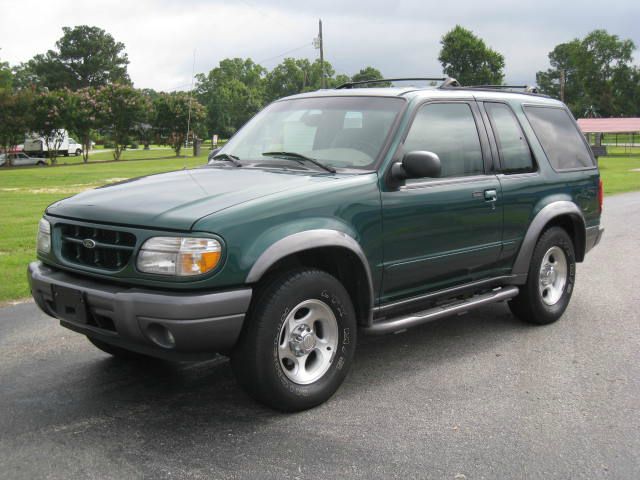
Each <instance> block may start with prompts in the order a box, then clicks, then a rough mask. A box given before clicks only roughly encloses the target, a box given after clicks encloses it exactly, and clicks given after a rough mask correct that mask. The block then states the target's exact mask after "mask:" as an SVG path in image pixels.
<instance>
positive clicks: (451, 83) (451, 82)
mask: <svg viewBox="0 0 640 480" xmlns="http://www.w3.org/2000/svg"><path fill="white" fill-rule="evenodd" d="M416 80H421V81H427V82H442V84H441V85H440V88H442V87H459V86H460V84H459V83H458V81H457V80H456V79H455V78H449V77H413V78H380V79H376V80H361V81H359V82H347V83H343V84H342V85H340V86H339V87H336V88H337V89H346V88H353V87H355V86H357V85H367V84H370V83H386V82H411V81H416Z"/></svg>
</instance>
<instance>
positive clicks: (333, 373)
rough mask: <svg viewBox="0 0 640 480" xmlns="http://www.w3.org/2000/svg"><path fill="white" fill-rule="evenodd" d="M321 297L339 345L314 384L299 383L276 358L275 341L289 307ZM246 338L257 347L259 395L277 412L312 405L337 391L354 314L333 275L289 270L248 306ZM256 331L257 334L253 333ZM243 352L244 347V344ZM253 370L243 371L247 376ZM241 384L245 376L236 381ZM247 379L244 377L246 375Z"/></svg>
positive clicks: (351, 345)
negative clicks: (333, 320)
mask: <svg viewBox="0 0 640 480" xmlns="http://www.w3.org/2000/svg"><path fill="white" fill-rule="evenodd" d="M312 299H316V300H320V301H322V302H324V303H325V304H326V305H328V306H329V308H331V310H332V311H333V313H334V315H335V317H336V321H337V323H338V332H339V333H338V347H337V349H336V352H335V355H334V358H333V360H332V363H331V366H330V367H329V369H328V370H327V372H326V373H325V374H324V375H323V376H322V377H321V378H320V379H318V380H316V381H315V382H313V383H311V384H308V385H300V384H297V383H295V382H293V381H292V380H290V379H289V378H288V377H287V376H286V375H285V373H284V371H283V367H282V366H281V365H280V360H279V358H278V344H279V338H280V331H281V328H282V325H283V323H284V322H285V321H286V318H287V316H288V315H289V313H290V312H291V310H292V309H293V308H295V307H296V306H297V305H298V304H300V303H302V302H304V301H305V300H312ZM252 312H253V313H252V318H251V319H250V321H251V322H254V323H255V325H253V326H255V327H257V328H255V329H252V328H250V329H248V331H247V332H245V333H246V334H247V335H255V338H246V340H247V341H246V342H245V343H247V344H248V345H247V346H249V348H251V344H253V348H255V359H254V361H255V364H254V365H255V366H256V367H257V368H256V371H255V378H253V379H252V380H253V381H254V382H256V384H255V385H254V386H255V387H256V388H255V389H253V390H254V392H255V393H256V394H257V396H258V397H259V399H260V400H261V401H263V402H265V403H267V404H269V405H271V406H273V407H275V408H278V409H281V410H299V409H304V408H310V407H312V406H315V405H317V404H319V403H322V402H324V401H325V400H327V399H328V398H329V397H331V395H333V393H334V392H335V391H336V390H337V389H338V387H339V386H340V384H341V383H342V382H343V380H344V378H345V376H346V375H347V373H348V370H349V367H350V365H351V362H352V359H353V355H354V352H355V345H356V328H357V323H356V318H355V312H354V309H353V305H352V303H351V299H350V297H349V295H348V293H347V291H346V290H345V288H344V287H343V286H342V284H341V283H340V282H339V281H338V280H337V279H336V278H334V277H333V276H331V275H329V274H328V273H326V272H322V271H319V270H303V271H297V272H290V273H289V274H285V275H284V276H280V277H279V278H278V279H275V281H274V282H273V283H272V285H271V286H270V287H269V288H268V289H267V291H265V292H264V294H263V295H260V297H259V299H258V302H256V305H255V306H254V307H253V308H252ZM252 330H254V331H255V333H253V332H252ZM241 350H243V352H242V353H243V354H244V355H246V354H247V349H246V348H242V349H241ZM252 373H254V372H247V371H244V372H243V374H245V375H246V374H249V375H250V376H252V377H253V376H254V375H252ZM240 380H241V383H244V382H242V380H243V379H240ZM244 380H246V379H244Z"/></svg>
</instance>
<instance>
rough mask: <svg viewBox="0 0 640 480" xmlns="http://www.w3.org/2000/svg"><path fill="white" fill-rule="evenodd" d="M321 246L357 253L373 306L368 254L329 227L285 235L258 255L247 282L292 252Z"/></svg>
mask: <svg viewBox="0 0 640 480" xmlns="http://www.w3.org/2000/svg"><path fill="white" fill-rule="evenodd" d="M321 247H341V248H345V249H347V250H349V251H351V252H352V253H353V254H355V255H356V256H357V257H358V258H359V259H360V262H361V263H362V267H363V269H364V271H365V274H366V277H367V287H368V290H369V309H371V308H373V301H374V294H373V280H372V277H371V270H370V268H369V262H368V261H367V256H366V255H365V254H364V252H363V251H362V248H361V247H360V244H359V243H358V242H357V241H356V240H355V239H354V238H353V237H350V236H349V235H347V234H346V233H343V232H340V231H337V230H329V229H316V230H307V231H304V232H299V233H294V234H293V235H289V236H288V237H284V238H282V239H280V240H278V241H277V242H275V243H274V244H273V245H271V246H270V247H269V248H267V249H266V250H265V251H264V252H263V253H262V254H261V255H260V257H258V259H257V260H256V262H255V263H254V264H253V267H251V270H250V271H249V274H248V275H247V279H246V283H255V282H257V281H258V280H260V277H262V275H264V273H265V272H266V271H267V270H268V269H269V267H271V266H272V265H273V264H275V263H276V262H277V261H278V260H281V259H283V258H284V257H286V256H288V255H291V254H292V253H297V252H301V251H303V250H310V249H312V248H321Z"/></svg>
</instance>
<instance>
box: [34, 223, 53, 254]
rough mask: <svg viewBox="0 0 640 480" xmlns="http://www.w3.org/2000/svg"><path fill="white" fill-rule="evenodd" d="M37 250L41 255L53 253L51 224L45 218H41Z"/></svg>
mask: <svg viewBox="0 0 640 480" xmlns="http://www.w3.org/2000/svg"><path fill="white" fill-rule="evenodd" d="M36 249H37V250H38V252H40V253H49V252H50V251H51V224H50V223H49V222H47V221H46V220H45V219H44V218H41V219H40V223H39V224H38V236H37V237H36Z"/></svg>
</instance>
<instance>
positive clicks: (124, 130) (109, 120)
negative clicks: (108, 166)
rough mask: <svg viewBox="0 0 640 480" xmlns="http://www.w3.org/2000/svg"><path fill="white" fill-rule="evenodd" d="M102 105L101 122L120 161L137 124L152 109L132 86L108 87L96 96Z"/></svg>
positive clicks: (116, 157)
mask: <svg viewBox="0 0 640 480" xmlns="http://www.w3.org/2000/svg"><path fill="white" fill-rule="evenodd" d="M96 98H97V102H98V104H99V105H100V108H99V110H98V112H99V117H98V118H99V121H100V124H101V125H102V127H103V128H104V129H105V130H107V131H108V132H109V136H110V137H111V140H112V141H113V143H114V151H113V159H114V160H120V155H121V154H122V150H124V148H125V147H126V146H127V145H128V144H129V143H130V141H131V136H132V134H133V133H134V131H135V127H136V122H138V121H139V119H140V118H141V117H143V116H144V114H145V110H147V109H148V108H150V106H149V104H148V99H147V97H145V96H144V95H142V93H140V91H139V90H136V89H135V88H133V87H131V86H130V85H119V84H114V85H106V86H104V87H101V88H100V89H99V90H98V91H97V94H96Z"/></svg>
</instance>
